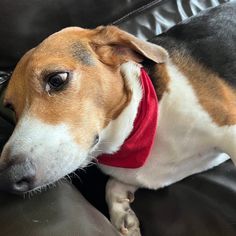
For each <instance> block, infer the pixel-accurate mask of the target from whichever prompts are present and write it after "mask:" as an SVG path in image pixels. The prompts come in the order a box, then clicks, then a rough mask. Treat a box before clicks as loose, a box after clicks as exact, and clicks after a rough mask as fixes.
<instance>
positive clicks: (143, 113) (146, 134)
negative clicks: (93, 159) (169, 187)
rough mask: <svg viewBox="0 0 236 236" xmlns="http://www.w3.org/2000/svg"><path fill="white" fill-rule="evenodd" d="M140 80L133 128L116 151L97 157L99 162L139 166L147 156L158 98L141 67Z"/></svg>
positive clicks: (152, 136) (151, 142)
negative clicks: (138, 98)
mask: <svg viewBox="0 0 236 236" xmlns="http://www.w3.org/2000/svg"><path fill="white" fill-rule="evenodd" d="M140 80H141V82H142V88H143V97H142V100H141V102H140V104H139V108H138V112H137V116H136V118H135V121H134V128H133V130H132V132H131V134H130V135H129V137H128V138H127V139H126V140H125V142H124V143H123V144H122V146H121V147H120V149H119V150H118V151H117V152H116V153H113V154H102V155H101V156H99V157H98V162H99V163H100V164H103V165H108V166H113V167H122V168H139V167H141V166H143V165H144V163H145V161H146V160H147V158H148V155H149V153H150V151H151V148H152V145H153V142H154V138H155V134H156V127H157V119H158V100H157V96H156V92H155V89H154V87H153V84H152V81H151V79H150V78H149V76H148V74H147V73H146V71H145V70H144V69H143V68H142V69H141V78H140Z"/></svg>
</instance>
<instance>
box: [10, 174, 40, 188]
mask: <svg viewBox="0 0 236 236" xmlns="http://www.w3.org/2000/svg"><path fill="white" fill-rule="evenodd" d="M34 180H35V172H34V173H27V174H26V175H23V176H22V177H21V178H20V179H19V180H16V181H15V183H12V191H13V192H16V193H24V192H27V191H29V190H31V189H32V187H33V186H34ZM10 191H11V190H10Z"/></svg>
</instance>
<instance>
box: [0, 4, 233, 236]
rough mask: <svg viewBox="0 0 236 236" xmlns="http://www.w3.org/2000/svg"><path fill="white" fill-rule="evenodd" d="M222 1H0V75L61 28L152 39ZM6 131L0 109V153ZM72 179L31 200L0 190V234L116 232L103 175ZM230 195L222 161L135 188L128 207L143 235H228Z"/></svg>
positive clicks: (229, 170) (227, 167)
mask: <svg viewBox="0 0 236 236" xmlns="http://www.w3.org/2000/svg"><path fill="white" fill-rule="evenodd" d="M223 2H226V1H223V0H204V1H202V0H152V1H151V0H119V1H117V0H97V1H94V0H84V1H82V0H81V1H78V0H66V1H65V0H47V1H43V0H31V1H29V0H19V1H15V0H0V71H2V72H3V73H2V75H3V74H4V73H5V72H8V71H11V70H12V69H13V68H14V66H15V65H16V63H17V61H18V60H19V59H20V57H21V56H22V55H23V54H24V53H25V52H26V51H27V50H28V49H30V48H32V47H34V46H35V45H37V44H38V43H39V42H40V41H41V40H42V39H44V38H45V37H47V36H48V35H50V34H51V33H53V32H55V31H57V30H59V29H61V28H63V27H66V26H71V25H78V26H81V27H87V28H90V27H95V26H97V25H101V24H104V25H106V24H115V25H118V26H120V27H121V28H123V29H125V30H127V31H129V32H130V33H133V34H134V35H136V36H138V37H140V38H142V39H151V38H152V37H154V36H155V35H156V34H159V33H161V32H163V31H165V30H166V29H168V28H169V27H171V26H172V25H174V24H176V23H177V22H179V21H181V20H184V19H185V18H188V17H190V16H191V15H195V14H197V13H198V12H200V11H201V10H204V9H206V8H208V7H211V6H216V5H218V4H220V3H223ZM3 81H4V78H3V76H2V77H1V73H0V94H1V97H2V95H3V92H4V88H5V86H6V83H4V82H3ZM2 82H3V83H2ZM13 128H14V119H13V116H12V114H11V113H10V112H9V111H8V110H6V109H5V108H3V107H2V105H0V148H2V147H3V145H4V143H5V142H6V140H7V139H8V137H9V136H10V134H11V132H12V130H13ZM76 174H77V175H78V176H79V178H77V177H76V178H74V176H73V175H72V176H71V181H69V182H65V183H63V184H60V185H58V186H57V187H55V188H52V189H50V190H48V191H46V192H43V193H41V194H38V195H36V196H33V197H32V196H27V197H25V198H22V197H19V196H13V195H9V194H6V193H0V235H8V236H16V235H17V236H18V235H22V236H31V235H39V236H44V235H45V236H46V235H57V236H64V235H81V236H92V235H101V236H103V235H104V236H106V235H108V236H112V235H118V234H117V232H116V231H115V229H114V228H113V227H112V226H111V224H110V223H109V222H108V220H107V219H106V217H108V213H107V207H106V204H105V197H104V191H105V189H104V188H105V183H106V181H107V177H106V176H105V175H103V174H102V173H101V172H100V171H99V170H98V169H97V168H96V166H92V167H89V168H86V169H85V170H84V171H80V172H79V171H78V172H77V173H76ZM80 192H81V193H82V195H83V196H84V197H85V198H86V199H87V200H88V201H87V200H85V198H84V197H83V196H82V195H81V194H80ZM235 198H236V168H235V167H234V166H233V164H232V163H231V162H230V161H228V162H226V163H224V164H222V165H220V166H218V167H216V168H214V169H212V170H209V171H207V172H204V173H201V174H198V175H195V176H191V177H189V178H187V179H185V180H183V181H181V182H178V183H176V184H173V185H172V186H170V187H167V188H164V189H161V190H158V191H150V190H139V191H138V192H137V193H136V200H135V201H134V203H133V205H132V207H133V209H134V210H135V212H136V213H137V215H138V217H139V219H140V222H141V230H142V234H143V235H146V236H159V235H161V236H171V235H173V236H185V235H186V236H189V235H192V236H194V235H196V236H208V235H209V236H220V235H223V236H231V235H232V236H235V235H236V224H235V222H236V201H235ZM89 202H90V203H89ZM96 208H97V209H96ZM105 216H106V217H105Z"/></svg>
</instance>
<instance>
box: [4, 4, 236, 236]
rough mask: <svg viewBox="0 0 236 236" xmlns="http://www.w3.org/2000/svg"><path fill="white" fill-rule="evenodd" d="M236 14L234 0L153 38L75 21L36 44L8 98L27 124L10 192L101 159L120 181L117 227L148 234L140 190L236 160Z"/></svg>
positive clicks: (110, 191)
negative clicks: (137, 196) (138, 201)
mask: <svg viewBox="0 0 236 236" xmlns="http://www.w3.org/2000/svg"><path fill="white" fill-rule="evenodd" d="M235 14H236V3H235V2H234V3H227V4H223V5H221V6H219V7H216V8H212V9H210V10H207V11H205V12H203V13H201V14H200V15H198V16H197V17H192V18H190V19H188V20H187V21H184V22H183V23H180V24H178V25H176V26H174V27H173V28H171V29H170V30H168V31H167V32H165V33H163V34H161V35H159V36H157V37H155V38H154V39H153V40H152V41H151V42H145V41H142V40H140V39H138V38H136V37H134V36H133V35H131V34H129V33H127V32H124V31H122V30H120V29H118V28H117V27H115V26H106V27H104V26H100V27H98V28H96V29H82V28H79V27H69V28H65V29H63V30H61V31H59V32H57V33H55V34H53V35H51V36H49V37H48V38H47V39H45V40H44V41H43V42H42V43H40V44H39V45H38V46H37V47H35V48H33V49H31V50H30V51H29V52H27V53H26V54H25V55H24V56H23V58H22V59H21V60H20V61H19V63H18V64H17V66H16V68H15V70H14V72H13V74H12V77H11V79H10V81H9V84H8V87H7V90H6V94H5V99H4V104H5V106H6V107H9V108H10V109H12V110H13V111H14V112H15V117H16V127H15V130H14V132H13V134H12V136H11V137H10V139H9V141H8V142H7V143H6V145H5V146H4V149H3V151H2V154H1V159H0V170H1V174H0V182H1V188H5V189H7V190H9V191H11V192H14V193H24V192H27V191H31V190H32V189H38V188H41V187H42V186H45V185H48V184H50V183H52V182H55V181H57V180H58V179H60V178H62V177H63V176H65V175H67V174H69V173H71V172H73V171H74V170H76V169H77V168H79V167H80V168H83V167H85V166H87V165H88V163H90V162H91V161H93V160H95V159H96V160H97V162H98V165H99V167H100V168H101V170H102V171H103V172H104V173H106V174H108V175H110V176H111V179H110V180H109V181H108V183H107V186H106V200H107V203H108V207H109V212H110V218H111V222H112V223H113V225H114V226H115V227H116V228H117V229H118V230H119V231H120V232H121V234H123V235H140V234H141V233H140V229H139V222H138V219H137V217H136V216H135V214H134V212H133V211H132V210H131V208H130V202H132V201H133V200H134V193H135V191H136V190H137V189H138V188H140V187H141V188H150V189H158V188H162V187H165V186H168V185H170V184H172V183H175V182H177V181H179V180H181V179H183V178H185V177H187V176H189V175H192V174H195V173H199V172H202V171H204V170H207V169H209V168H212V167H214V166H217V165H219V164H221V163H223V162H224V161H226V160H228V159H229V158H231V159H232V160H233V161H234V162H236V64H235V62H236V43H235V39H236V18H235V17H233V15H235Z"/></svg>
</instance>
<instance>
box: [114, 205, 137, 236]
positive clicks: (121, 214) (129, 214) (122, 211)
mask: <svg viewBox="0 0 236 236" xmlns="http://www.w3.org/2000/svg"><path fill="white" fill-rule="evenodd" d="M110 217H111V222H112V224H113V225H114V226H115V227H116V228H117V229H118V230H119V232H120V233H121V235H125V236H141V233H140V229H139V221H138V218H137V217H136V215H135V213H134V212H133V210H132V209H131V208H130V207H129V206H127V204H126V203H124V204H122V203H116V204H114V206H113V208H112V209H111V211H110Z"/></svg>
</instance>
